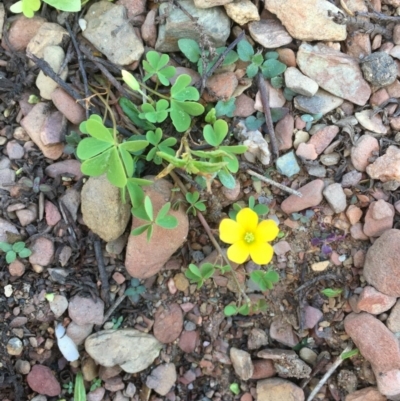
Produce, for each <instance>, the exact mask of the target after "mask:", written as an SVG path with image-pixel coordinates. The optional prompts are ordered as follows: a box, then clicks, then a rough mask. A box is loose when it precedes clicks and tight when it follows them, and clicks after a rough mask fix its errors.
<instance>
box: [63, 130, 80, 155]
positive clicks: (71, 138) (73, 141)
mask: <svg viewBox="0 0 400 401" xmlns="http://www.w3.org/2000/svg"><path fill="white" fill-rule="evenodd" d="M80 141H81V137H80V135H79V134H78V133H77V132H75V131H71V133H70V134H69V135H65V142H67V145H66V146H65V147H64V153H65V154H67V155H72V154H75V153H76V148H77V146H78V145H79V142H80Z"/></svg>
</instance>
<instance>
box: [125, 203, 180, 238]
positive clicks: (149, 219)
mask: <svg viewBox="0 0 400 401" xmlns="http://www.w3.org/2000/svg"><path fill="white" fill-rule="evenodd" d="M170 208H171V202H167V203H166V204H165V205H164V206H163V207H162V208H161V209H160V211H159V212H158V214H157V216H156V217H155V218H154V213H153V205H152V203H151V199H150V198H149V197H148V196H146V197H145V199H144V203H143V205H142V206H139V207H138V208H132V214H133V215H134V216H135V217H138V218H139V219H142V220H145V221H146V223H145V224H143V225H141V226H139V227H137V228H135V229H134V230H132V231H131V234H132V235H141V234H143V233H144V232H145V231H147V241H150V239H151V236H152V235H153V230H154V224H156V225H158V226H160V227H162V228H167V229H173V228H175V227H177V226H178V219H177V218H176V217H175V216H172V215H170V214H168V212H169V210H170Z"/></svg>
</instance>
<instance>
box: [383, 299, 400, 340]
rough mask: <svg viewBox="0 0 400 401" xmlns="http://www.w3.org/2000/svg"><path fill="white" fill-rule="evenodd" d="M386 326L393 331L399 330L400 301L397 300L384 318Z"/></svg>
mask: <svg viewBox="0 0 400 401" xmlns="http://www.w3.org/2000/svg"><path fill="white" fill-rule="evenodd" d="M386 325H387V328H388V329H389V330H390V331H392V332H393V333H398V332H400V301H397V302H396V304H395V305H394V307H393V308H392V310H391V311H390V315H389V317H388V318H387V320H386Z"/></svg>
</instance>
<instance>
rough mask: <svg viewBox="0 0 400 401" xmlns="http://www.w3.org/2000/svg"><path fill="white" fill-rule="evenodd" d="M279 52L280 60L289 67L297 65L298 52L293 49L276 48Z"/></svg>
mask: <svg viewBox="0 0 400 401" xmlns="http://www.w3.org/2000/svg"><path fill="white" fill-rule="evenodd" d="M276 51H277V53H278V54H279V57H278V60H279V61H280V62H282V63H283V64H286V65H287V66H288V67H296V65H297V64H296V54H295V53H294V51H293V50H292V49H276Z"/></svg>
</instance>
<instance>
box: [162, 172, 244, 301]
mask: <svg viewBox="0 0 400 401" xmlns="http://www.w3.org/2000/svg"><path fill="white" fill-rule="evenodd" d="M170 175H171V177H172V178H173V180H174V181H175V183H176V184H177V185H178V186H179V188H180V189H181V191H182V193H183V195H185V196H186V194H187V192H188V191H187V189H186V187H185V185H184V184H183V182H182V181H181V179H180V178H179V177H178V176H177V175H176V173H175V172H174V171H171V172H170ZM197 217H198V219H199V221H200V223H201V224H202V226H203V227H204V230H206V233H207V235H208V238H210V241H211V242H212V244H213V245H214V247H215V249H216V250H217V251H218V253H219V254H220V256H221V257H222V259H224V261H225V263H226V264H227V265H229V267H230V272H231V273H232V277H233V279H234V281H235V284H236V287H237V288H238V291H239V304H240V301H241V297H242V296H243V298H244V299H245V301H246V303H250V299H249V297H248V296H247V294H246V293H245V292H244V290H243V288H242V287H241V285H240V283H239V280H238V278H237V277H236V274H235V270H234V269H233V268H232V265H231V262H230V260H229V259H228V258H227V257H226V256H225V254H224V252H223V251H222V249H221V247H220V246H219V244H218V242H217V240H216V239H215V237H214V235H213V233H212V231H211V228H210V226H209V225H208V223H207V221H206V219H205V218H204V216H203V214H202V213H201V212H200V211H199V210H198V211H197Z"/></svg>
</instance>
